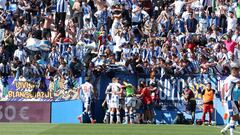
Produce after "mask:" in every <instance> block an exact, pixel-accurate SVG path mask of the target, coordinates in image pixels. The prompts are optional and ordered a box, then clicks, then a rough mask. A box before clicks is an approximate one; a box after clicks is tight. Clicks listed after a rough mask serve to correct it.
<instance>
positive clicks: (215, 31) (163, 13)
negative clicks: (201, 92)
mask: <svg viewBox="0 0 240 135" xmlns="http://www.w3.org/2000/svg"><path fill="white" fill-rule="evenodd" d="M1 2H2V3H0V4H1V8H0V29H2V30H4V31H3V32H2V33H1V34H2V36H3V37H2V42H1V46H0V63H1V64H0V74H1V76H2V77H5V78H7V76H9V75H14V76H15V81H18V80H20V79H22V80H27V81H41V79H42V78H47V79H53V78H54V77H55V76H58V77H60V78H62V79H63V80H65V81H66V82H67V84H68V85H69V86H68V87H71V86H72V85H71V82H72V80H74V79H77V78H78V77H79V76H81V75H84V76H88V77H89V78H90V79H91V80H89V81H90V82H92V83H94V79H95V78H97V77H98V76H99V75H100V74H101V73H104V72H105V73H112V72H115V71H122V72H127V73H129V74H136V75H138V74H151V75H152V79H153V80H154V76H155V75H160V76H161V77H178V76H181V75H186V74H213V75H219V76H226V75H229V74H230V69H231V68H230V64H231V63H232V62H234V63H238V64H239V62H240V1H237V0H175V1H173V0H6V1H4V0H2V1H1ZM13 4H15V5H16V10H13V9H12V7H11V5H13ZM37 43H38V46H37V45H36V44H37ZM35 78H38V79H37V80H36V79H35ZM39 78H41V79H40V80H39ZM116 80H117V79H116V78H115V79H113V81H114V83H115V81H116ZM3 81H4V79H3ZM5 81H6V79H5ZM127 86H129V85H128V84H127V83H126V84H125V87H127ZM139 86H140V88H144V87H145V83H144V82H142V84H140V85H139ZM153 86H154V84H153ZM153 86H150V87H153ZM125 89H126V88H125ZM153 91H154V90H153ZM106 94H107V93H106ZM134 94H135V93H134ZM145 94H146V93H144V92H143V93H141V92H140V93H138V94H137V93H136V95H138V96H139V97H141V96H143V95H145ZM130 96H133V95H130ZM147 96H150V95H147ZM144 102H145V101H144ZM146 102H148V100H147V101H146ZM146 107H147V108H148V109H149V106H146ZM115 109H116V108H115ZM127 109H129V108H127ZM128 111H129V113H130V112H131V115H133V110H131V109H130V110H128ZM128 111H126V112H128ZM147 113H148V115H150V112H147ZM126 115H128V114H126ZM148 117H149V119H148V121H151V117H152V116H148Z"/></svg>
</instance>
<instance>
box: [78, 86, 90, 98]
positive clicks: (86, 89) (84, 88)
mask: <svg viewBox="0 0 240 135" xmlns="http://www.w3.org/2000/svg"><path fill="white" fill-rule="evenodd" d="M80 89H81V90H82V94H83V96H84V97H87V98H88V97H91V95H92V93H93V86H92V84H91V83H89V82H85V83H84V84H82V85H81V86H80Z"/></svg>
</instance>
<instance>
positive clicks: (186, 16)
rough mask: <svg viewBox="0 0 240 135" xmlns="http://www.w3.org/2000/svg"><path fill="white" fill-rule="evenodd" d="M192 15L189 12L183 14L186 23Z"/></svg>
mask: <svg viewBox="0 0 240 135" xmlns="http://www.w3.org/2000/svg"><path fill="white" fill-rule="evenodd" d="M190 14H191V13H189V12H188V11H185V12H183V14H182V18H183V20H184V21H187V19H188V18H189V17H190Z"/></svg>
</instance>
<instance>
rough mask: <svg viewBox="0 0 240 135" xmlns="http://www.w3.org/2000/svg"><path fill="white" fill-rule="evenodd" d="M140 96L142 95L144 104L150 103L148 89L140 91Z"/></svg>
mask: <svg viewBox="0 0 240 135" xmlns="http://www.w3.org/2000/svg"><path fill="white" fill-rule="evenodd" d="M141 95H143V103H144V104H151V103H152V96H151V91H150V90H149V88H148V87H145V88H143V89H141Z"/></svg>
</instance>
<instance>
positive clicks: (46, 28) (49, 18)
mask: <svg viewBox="0 0 240 135" xmlns="http://www.w3.org/2000/svg"><path fill="white" fill-rule="evenodd" d="M43 18H44V19H45V20H44V24H43V33H42V35H43V36H42V37H43V38H45V39H48V40H50V41H51V39H49V38H50V37H51V24H52V23H53V14H52V13H50V12H48V13H47V15H46V16H43Z"/></svg>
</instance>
